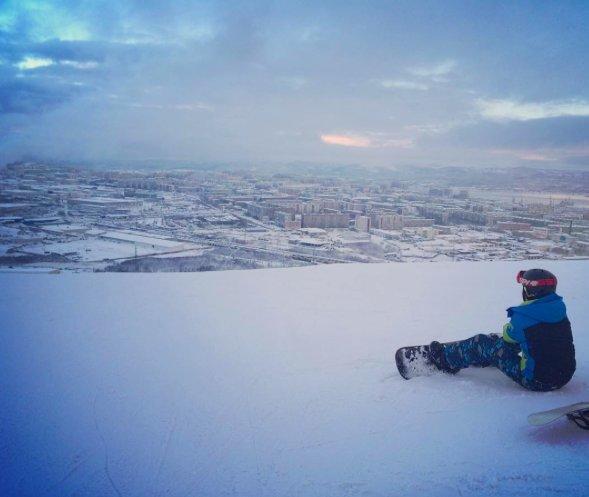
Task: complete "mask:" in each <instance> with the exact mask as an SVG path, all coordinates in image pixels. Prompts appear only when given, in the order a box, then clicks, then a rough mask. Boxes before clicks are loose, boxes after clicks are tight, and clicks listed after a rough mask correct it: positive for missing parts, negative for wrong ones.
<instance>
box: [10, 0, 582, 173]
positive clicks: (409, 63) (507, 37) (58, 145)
mask: <svg viewBox="0 0 589 497" xmlns="http://www.w3.org/2000/svg"><path fill="white" fill-rule="evenodd" d="M587 10H588V7H587V6H586V4H583V3H579V2H566V3H563V2H561V3H558V4H537V3H532V2H522V3H518V4H517V5H512V4H510V3H493V4H490V3H484V2H471V3H465V2H444V3H441V2H419V3H414V2H397V3H394V4H389V3H388V2H372V3H370V5H368V6H360V5H353V4H342V3H337V2H325V3H322V4H321V5H316V4H299V3H294V2H285V3H271V2H253V3H252V2H231V4H230V5H228V4H224V3H222V2H174V3H173V4H170V5H159V3H158V2H134V1H125V2H93V3H86V2H82V3H80V2H69V1H43V2H40V1H31V0H26V1H19V2H17V1H12V0H10V1H7V2H4V3H3V5H2V6H0V109H1V110H2V112H0V158H1V159H2V160H0V162H2V163H5V162H9V161H13V160H19V159H22V158H26V157H30V156H35V157H42V158H49V159H59V160H68V159H72V160H85V161H111V160H119V161H137V160H139V161H141V160H162V161H164V160H165V161H195V162H206V161H225V162H241V163H253V162H257V161H262V162H266V163H267V162H270V163H271V162H273V161H276V162H291V161H307V162H317V163H331V164H336V163H348V164H350V163H352V164H366V165H376V166H384V167H395V166H407V165H418V166H424V165H459V166H498V167H505V166H522V165H524V166H532V167H542V168H552V167H573V168H576V169H584V168H586V167H587V165H588V164H589V126H588V124H589V95H588V93H587V88H589V85H588V83H589V81H588V80H589V74H588V72H587V69H586V64H584V63H583V61H584V60H585V59H586V56H587V52H588V50H589V40H588V39H587V37H586V35H585V31H586V23H587V19H588V18H589V15H588V14H589V12H587Z"/></svg>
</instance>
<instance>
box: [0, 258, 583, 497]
mask: <svg viewBox="0 0 589 497" xmlns="http://www.w3.org/2000/svg"><path fill="white" fill-rule="evenodd" d="M535 265H537V263H536V264H535ZM546 265H547V267H548V269H551V270H552V271H554V272H556V274H557V275H558V276H559V280H560V286H559V293H560V294H562V295H563V296H564V297H565V299H566V301H567V304H568V308H569V316H570V318H571V321H572V323H573V330H574V333H575V342H576V347H577V360H578V363H579V366H578V370H577V374H576V376H575V377H574V379H573V381H572V382H571V383H570V384H569V385H568V386H567V387H565V388H564V389H563V390H561V391H557V392H551V393H530V392H526V391H524V390H523V389H521V387H519V386H518V385H516V384H515V383H513V382H511V381H510V380H509V379H507V378H505V377H503V376H502V375H501V374H500V373H498V372H496V371H492V370H489V369H486V370H468V371H463V372H461V373H460V374H459V375H457V376H456V377H448V376H435V377H429V378H418V379H414V380H411V381H405V380H402V379H401V378H400V377H399V376H398V374H397V372H396V368H395V366H394V362H393V352H394V350H395V349H396V348H397V347H399V346H402V345H408V344H415V343H426V342H429V341H430V340H431V339H433V338H438V339H441V340H452V339H458V338H463V337H467V336H470V335H472V334H474V333H476V332H479V331H499V330H500V329H501V326H502V324H503V323H504V321H505V311H504V310H505V308H506V307H508V306H509V305H513V304H517V303H519V298H520V291H519V288H518V286H517V285H516V283H515V277H514V275H515V272H516V270H517V269H519V268H521V267H529V266H530V264H522V263H512V262H497V263H438V264H428V263H423V264H406V265H404V264H386V265H334V266H316V267H306V268H294V269H274V270H257V271H229V272H214V273H197V274H195V273H191V274H179V273H174V274H61V275H35V274H0V285H1V288H2V289H3V292H2V296H1V297H0V316H1V318H2V319H1V323H0V378H1V387H0V388H1V389H0V402H1V405H2V408H1V409H0V495H2V496H17V495H18V496H20V495H22V496H45V495H49V496H63V495H77V496H92V497H96V496H108V495H113V496H116V495H119V496H125V497H126V496H144V495H147V496H149V495H151V496H156V495H157V496H159V495H167V496H223V495H236V496H272V497H275V496H276V497H279V496H285V497H286V496H317V497H329V496H355V495H358V496H365V497H373V496H374V497H376V496H401V495H404V496H406V495H428V496H432V497H437V496H454V495H483V496H486V495H510V496H517V495H522V496H523V495H557V494H559V495H560V494H562V495H567V496H581V495H586V491H587V488H588V487H589V434H588V433H585V432H582V431H581V430H578V429H577V428H575V427H574V426H572V425H571V424H569V423H568V422H566V421H562V422H558V423H555V425H552V426H549V427H545V428H540V429H538V428H532V427H529V426H527V424H526V416H527V414H529V413H530V412H534V411H537V410H542V409H545V408H551V407H555V406H558V405H561V404H567V403H573V402H577V401H581V400H589V389H588V385H589V367H588V365H587V364H588V360H589V337H588V335H587V333H588V332H589V306H587V295H588V294H589V283H588V281H587V280H588V278H587V276H588V274H589V271H588V270H589V265H588V263H587V262H582V261H575V262H549V263H546Z"/></svg>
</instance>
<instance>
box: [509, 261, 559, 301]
mask: <svg viewBox="0 0 589 497" xmlns="http://www.w3.org/2000/svg"><path fill="white" fill-rule="evenodd" d="M516 279H517V282H518V283H520V284H521V285H523V290H522V296H523V298H524V300H535V299H539V298H542V297H545V296H546V295H548V294H549V293H553V292H555V291H556V283H557V280H556V276H554V275H553V274H552V273H551V272H550V271H546V269H528V270H527V271H520V272H519V273H517V278H516Z"/></svg>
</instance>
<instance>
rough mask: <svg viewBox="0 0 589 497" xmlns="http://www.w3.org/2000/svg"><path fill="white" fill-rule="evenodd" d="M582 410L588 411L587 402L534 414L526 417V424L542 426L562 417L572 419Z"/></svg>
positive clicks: (588, 403) (588, 405)
mask: <svg viewBox="0 0 589 497" xmlns="http://www.w3.org/2000/svg"><path fill="white" fill-rule="evenodd" d="M584 410H589V402H578V403H576V404H571V405H569V406H563V407H557V408H556V409H550V410H549V411H542V412H535V413H533V414H530V415H529V416H528V423H530V424H531V425H534V426H544V425H547V424H549V423H552V422H553V421H556V420H557V419H559V418H562V417H564V416H567V417H569V416H570V417H573V416H574V415H575V414H578V413H579V412H580V411H584Z"/></svg>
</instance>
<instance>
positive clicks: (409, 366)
mask: <svg viewBox="0 0 589 497" xmlns="http://www.w3.org/2000/svg"><path fill="white" fill-rule="evenodd" d="M395 362H396V363H397V369H398V370H399V374H400V375H401V376H402V377H403V378H405V379H406V380H410V379H411V378H415V377H416V376H429V375H432V374H434V373H439V372H440V371H439V370H438V368H437V367H436V366H435V364H434V363H433V362H432V361H431V358H430V349H429V345H415V346H413V347H401V348H400V349H399V350H397V352H395Z"/></svg>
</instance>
